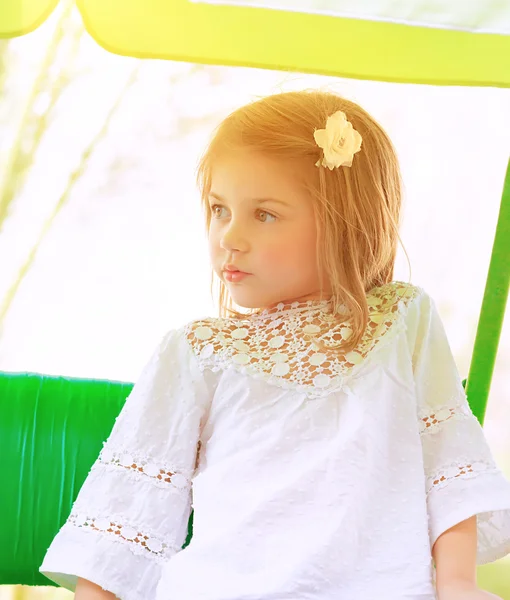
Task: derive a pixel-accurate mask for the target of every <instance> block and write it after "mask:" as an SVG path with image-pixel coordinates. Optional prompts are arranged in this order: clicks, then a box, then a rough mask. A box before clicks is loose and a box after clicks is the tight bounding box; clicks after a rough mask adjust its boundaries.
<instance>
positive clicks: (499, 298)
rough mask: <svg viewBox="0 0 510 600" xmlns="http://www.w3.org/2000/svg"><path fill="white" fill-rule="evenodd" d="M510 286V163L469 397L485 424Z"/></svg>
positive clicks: (477, 333)
mask: <svg viewBox="0 0 510 600" xmlns="http://www.w3.org/2000/svg"><path fill="white" fill-rule="evenodd" d="M509 285H510V160H509V161H508V167H507V171H506V177H505V182H504V185H503V196H502V198H501V207H500V211H499V217H498V222H497V225H496V234H495V237H494V246H493V249H492V256H491V261H490V265H489V272H488V274H487V282H486V285H485V292H484V296H483V302H482V308H481V310H480V319H479V321H478V328H477V331H476V339H475V345H474V349H473V357H472V359H471V366H470V369H469V375H468V378H467V387H466V394H467V397H468V401H469V405H470V406H471V410H472V411H473V413H474V414H475V416H476V417H477V418H478V420H479V421H480V424H482V425H483V421H484V418H485V411H486V408H487V400H488V396H489V390H490V384H491V380H492V374H493V372H494V364H495V362H496V355H497V351H498V344H499V338H500V335H501V330H502V328H503V320H504V316H505V308H506V304H507V299H508V288H509Z"/></svg>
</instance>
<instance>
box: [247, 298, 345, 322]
mask: <svg viewBox="0 0 510 600" xmlns="http://www.w3.org/2000/svg"><path fill="white" fill-rule="evenodd" d="M332 306H333V303H332V300H306V301H302V302H299V301H294V302H279V303H278V304H277V305H275V306H272V307H271V308H265V309H263V310H261V311H260V312H259V313H254V314H251V315H250V318H251V319H254V320H266V319H271V320H272V319H276V318H281V317H293V316H297V315H299V316H300V317H306V316H308V315H309V314H315V313H317V312H321V313H327V314H330V313H332ZM337 312H342V313H345V312H347V307H346V306H345V305H344V304H341V305H340V306H339V307H338V309H337Z"/></svg>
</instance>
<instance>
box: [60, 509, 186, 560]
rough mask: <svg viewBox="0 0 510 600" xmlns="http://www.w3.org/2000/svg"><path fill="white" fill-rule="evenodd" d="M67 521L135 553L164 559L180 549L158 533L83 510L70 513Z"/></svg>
mask: <svg viewBox="0 0 510 600" xmlns="http://www.w3.org/2000/svg"><path fill="white" fill-rule="evenodd" d="M67 523H69V524H71V525H74V526H75V527H80V528H86V529H87V530H88V531H97V532H99V533H100V534H103V535H107V536H109V537H110V539H112V540H115V541H118V542H121V543H125V544H127V545H128V546H129V549H130V550H131V551H132V552H133V553H134V554H142V555H151V556H153V557H156V558H163V559H164V558H166V557H168V556H170V555H172V554H174V553H175V552H176V550H178V549H176V548H174V547H172V546H170V545H169V544H167V543H165V542H163V541H162V540H161V539H160V538H158V536H157V535H154V534H153V533H148V532H140V531H138V530H137V529H136V528H134V527H129V526H127V525H125V524H122V523H121V522H119V520H118V519H106V518H95V517H90V516H88V515H86V514H85V513H82V512H73V513H71V515H69V517H68V519H67Z"/></svg>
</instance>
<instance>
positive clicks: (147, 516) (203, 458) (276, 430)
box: [40, 282, 510, 600]
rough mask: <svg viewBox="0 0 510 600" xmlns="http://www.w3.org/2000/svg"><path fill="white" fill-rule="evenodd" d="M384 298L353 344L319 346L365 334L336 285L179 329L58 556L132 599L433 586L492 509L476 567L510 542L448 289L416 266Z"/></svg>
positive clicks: (506, 487)
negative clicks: (433, 290)
mask: <svg viewBox="0 0 510 600" xmlns="http://www.w3.org/2000/svg"><path fill="white" fill-rule="evenodd" d="M367 300H368V304H369V323H368V326H367V329H366V332H365V335H364V337H363V340H362V341H361V343H360V344H359V345H358V347H357V348H356V350H355V351H353V352H351V353H349V354H347V355H346V356H342V355H340V354H338V353H336V354H333V353H332V351H331V350H329V349H326V351H322V350H320V349H318V347H317V346H316V345H315V340H321V341H323V342H324V343H325V344H326V345H327V346H331V345H333V344H334V343H335V342H336V341H338V340H339V339H340V337H345V336H347V335H348V334H349V330H348V328H347V327H346V315H343V314H341V313H340V314H337V315H333V314H332V313H331V306H330V304H329V303H328V302H318V301H309V302H307V303H300V304H298V303H293V304H280V305H278V307H276V308H275V309H272V310H270V311H268V310H266V311H264V312H263V313H262V314H260V315H252V316H250V317H247V318H245V319H243V320H242V321H241V322H240V321H236V320H234V319H219V318H206V319H201V320H197V321H193V322H191V323H188V324H187V325H185V326H183V327H182V328H180V329H176V330H172V331H171V332H169V333H168V334H167V335H166V336H165V337H164V339H163V341H162V343H161V344H160V345H159V347H158V349H157V351H156V352H155V354H154V355H153V357H152V358H151V360H150V361H149V363H148V365H147V366H146V367H145V369H144V370H143V373H142V375H141V377H140V378H139V380H138V381H137V382H136V385H135V386H134V388H133V390H132V392H131V394H130V396H129V397H128V399H127V400H126V404H125V406H124V408H123V410H122V411H121V413H120V415H119V416H118V418H117V420H116V422H115V425H114V428H113V430H112V433H111V435H110V437H109V438H108V440H107V441H106V442H105V444H104V447H103V450H102V452H101V454H100V456H99V457H98V459H97V461H96V462H95V463H94V465H93V467H92V469H91V471H90V473H89V475H88V477H87V479H86V480H85V483H84V484H83V486H82V488H81V490H80V493H79V495H78V497H77V499H76V502H75V503H74V505H73V508H72V512H71V514H70V516H69V519H68V520H67V522H66V523H65V524H64V525H63V527H62V528H61V530H60V531H59V532H58V534H57V535H56V537H55V538H54V540H53V542H52V544H51V545H50V547H49V549H48V551H47V553H46V556H45V558H44V562H43V564H42V565H41V567H40V571H41V573H43V574H44V575H46V576H47V577H48V578H49V579H51V580H53V581H55V582H57V583H59V584H60V585H62V586H64V587H66V588H67V589H69V590H74V589H75V586H76V578H77V576H80V577H84V578H86V579H89V580H91V581H93V582H95V583H97V584H98V585H101V587H103V588H104V589H107V590H109V591H111V592H113V593H114V594H115V595H116V596H117V597H118V598H120V599H121V600H142V599H143V600H154V598H155V599H156V600H305V599H306V600H331V599H333V598H334V599H335V600H367V599H368V598H377V599H378V600H434V599H435V598H436V593H435V583H434V567H433V561H432V555H431V549H432V546H433V544H434V542H435V541H436V539H437V538H438V536H439V535H440V534H441V533H443V532H444V531H446V530H447V529H449V528H450V527H452V526H453V525H455V524H456V523H459V522H461V521H463V520H465V519H467V518H469V517H470V516H473V515H477V524H478V556H477V562H478V564H483V563H485V562H489V561H494V560H496V559H498V558H500V557H503V556H505V555H506V554H508V553H510V482H509V481H508V480H507V479H506V478H505V477H504V475H503V473H502V472H501V471H500V470H499V469H498V467H497V466H496V464H495V463H494V459H493V457H492V455H491V451H490V449H489V446H488V444H487V441H486V439H485V437H484V433H483V429H482V428H481V426H480V424H479V422H478V420H477V419H476V418H475V417H474V415H473V413H472V412H471V410H470V408H469V405H468V403H467V400H466V395H465V393H464V388H463V387H462V383H461V379H460V376H459V373H458V371H457V368H456V365H455V362H454V358H453V355H452V352H451V350H450V346H449V343H448V341H447V337H446V334H445V330H444V327H443V324H442V322H441V319H440V317H439V314H438V312H437V309H436V307H435V304H434V301H433V300H432V299H431V297H430V296H429V295H428V294H427V293H426V292H425V291H424V290H423V289H422V288H419V287H417V286H413V285H407V284H404V283H402V282H391V283H389V284H387V285H385V286H381V287H378V288H374V289H373V290H371V291H370V292H369V293H368V294H367ZM340 309H341V307H340ZM192 508H193V509H194V513H193V537H192V539H191V542H190V544H189V545H188V546H187V547H186V548H184V549H182V546H183V545H184V543H185V540H186V537H187V526H188V519H189V516H190V513H191V509H192Z"/></svg>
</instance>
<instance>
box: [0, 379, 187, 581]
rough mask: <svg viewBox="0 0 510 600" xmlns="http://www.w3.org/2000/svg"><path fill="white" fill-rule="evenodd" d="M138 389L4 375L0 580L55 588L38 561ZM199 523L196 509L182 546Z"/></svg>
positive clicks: (0, 391)
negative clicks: (130, 396) (118, 418)
mask: <svg viewBox="0 0 510 600" xmlns="http://www.w3.org/2000/svg"><path fill="white" fill-rule="evenodd" d="M132 388H133V384H132V383H125V382H117V381H104V380H103V381H102V380H91V379H76V378H71V377H50V376H47V375H38V374H32V373H6V372H0V439H1V440H2V453H3V454H4V455H3V457H2V458H3V460H2V463H3V465H4V468H3V469H2V486H1V491H0V508H1V513H0V514H1V515H2V541H3V543H2V544H0V585H7V584H9V585H11V584H24V585H52V582H50V580H48V579H47V578H46V577H44V576H43V575H41V573H39V570H38V569H39V566H40V564H41V563H42V560H43V557H44V554H45V552H46V549H47V548H48V546H49V545H50V542H51V540H52V539H53V537H54V536H55V535H56V533H57V531H58V530H59V529H60V527H61V526H62V525H63V524H64V522H65V520H66V519H67V517H68V515H69V513H70V511H71V507H72V504H73V502H74V500H75V499H76V496H77V495H78V492H79V490H80V488H81V486H82V484H83V482H84V481H85V478H86V477H87V475H88V473H89V471H90V468H91V467H92V464H93V463H94V461H95V460H96V458H97V457H98V456H99V453H100V451H101V448H102V445H103V441H105V440H106V439H107V438H108V436H109V434H110V432H111V430H112V428H113V425H114V423H115V419H116V417H117V415H118V414H119V413H120V411H121V409H122V407H123V406H124V402H125V401H126V398H127V397H128V395H129V393H130V392H131V389H132ZM5 453H7V455H5ZM192 527H193V512H192V513H191V516H190V520H189V526H188V537H187V539H186V542H185V544H184V546H183V548H184V547H186V546H187V545H188V544H189V542H190V540H191V536H192ZM53 585H55V584H53Z"/></svg>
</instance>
